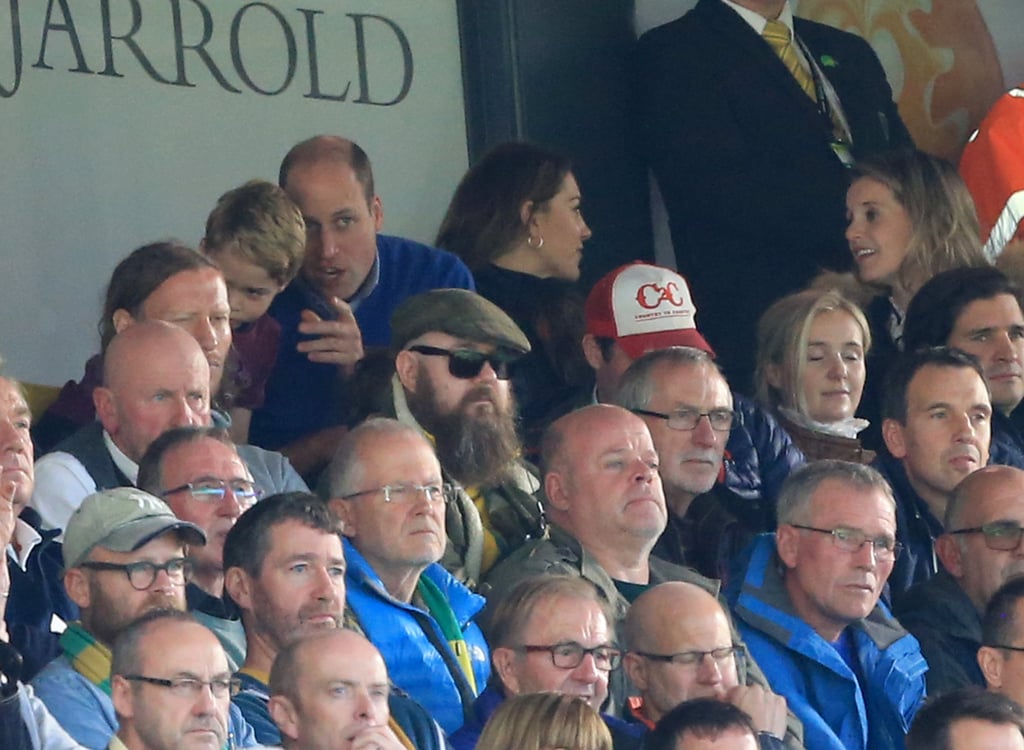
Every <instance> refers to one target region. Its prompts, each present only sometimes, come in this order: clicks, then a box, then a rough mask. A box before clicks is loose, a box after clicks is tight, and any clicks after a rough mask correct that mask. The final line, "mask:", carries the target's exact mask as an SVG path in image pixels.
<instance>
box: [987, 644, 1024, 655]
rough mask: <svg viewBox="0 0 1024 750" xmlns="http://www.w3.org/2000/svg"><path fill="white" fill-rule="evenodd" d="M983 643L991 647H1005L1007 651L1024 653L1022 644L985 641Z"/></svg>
mask: <svg viewBox="0 0 1024 750" xmlns="http://www.w3.org/2000/svg"><path fill="white" fill-rule="evenodd" d="M982 645H983V646H988V647H989V648H1005V649H1006V650H1007V651H1018V652H1021V653H1024V647H1022V646H1007V645H1004V644H1002V643H983V644H982Z"/></svg>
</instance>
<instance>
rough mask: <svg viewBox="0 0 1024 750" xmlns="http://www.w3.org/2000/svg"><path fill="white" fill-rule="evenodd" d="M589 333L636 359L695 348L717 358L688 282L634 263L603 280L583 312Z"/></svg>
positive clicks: (654, 268) (667, 272)
mask: <svg viewBox="0 0 1024 750" xmlns="http://www.w3.org/2000/svg"><path fill="white" fill-rule="evenodd" d="M583 313H584V317H585V318H586V326H587V333H589V334H592V335H594V336H601V337H604V338H613V339H615V340H616V341H617V342H618V344H619V346H621V347H622V348H623V350H624V351H625V352H626V354H628V355H629V356H630V357H631V358H633V359H636V358H637V357H640V356H642V355H643V354H645V353H647V352H650V351H654V350H655V349H665V348H667V347H670V346H692V347H694V348H695V349H702V350H703V351H705V352H707V353H708V354H710V355H711V356H712V357H713V356H715V351H714V349H712V348H711V345H710V344H708V342H707V341H706V340H705V339H704V337H703V336H701V335H700V331H698V330H697V323H696V321H695V317H696V315H697V307H696V305H694V304H693V298H692V297H691V296H690V287H689V286H688V285H687V283H686V279H684V278H683V277H682V276H680V275H679V274H678V273H676V272H675V271H672V270H670V269H668V268H662V267H661V266H654V265H651V264H649V263H642V262H640V261H635V262H633V263H628V264H626V265H624V266H619V267H618V268H616V269H615V270H614V271H611V272H610V273H608V274H606V275H605V276H603V277H602V278H601V280H600V281H598V282H597V284H595V285H594V288H593V289H591V290H590V294H589V295H588V296H587V302H586V305H585V306H584V309H583Z"/></svg>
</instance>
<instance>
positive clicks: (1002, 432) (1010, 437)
mask: <svg viewBox="0 0 1024 750" xmlns="http://www.w3.org/2000/svg"><path fill="white" fill-rule="evenodd" d="M988 462H989V463H990V464H1001V465H1003V466H1013V467H1015V468H1017V469H1024V434H1022V433H1021V430H1020V429H1019V428H1018V427H1017V425H1016V423H1015V422H1014V421H1013V419H1012V418H1010V417H1007V416H1005V415H1004V414H1003V413H1002V412H999V411H993V412H992V444H991V445H990V446H989V449H988Z"/></svg>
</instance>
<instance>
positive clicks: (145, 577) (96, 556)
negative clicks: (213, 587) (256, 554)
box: [32, 487, 255, 748]
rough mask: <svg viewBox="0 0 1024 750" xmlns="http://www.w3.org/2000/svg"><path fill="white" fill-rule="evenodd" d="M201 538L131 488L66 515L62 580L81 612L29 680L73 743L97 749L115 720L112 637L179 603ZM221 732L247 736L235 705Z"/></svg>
mask: <svg viewBox="0 0 1024 750" xmlns="http://www.w3.org/2000/svg"><path fill="white" fill-rule="evenodd" d="M205 542H206V535H205V534H204V533H203V530H202V529H201V528H199V527H198V526H196V525H195V524H192V523H189V522H187V521H182V520H181V519H179V518H177V517H176V516H175V515H174V514H173V513H172V512H171V509H170V508H168V507H167V505H166V504H165V503H164V502H163V501H161V500H160V499H159V498H156V497H153V496H152V495H150V494H148V493H146V492H143V491H141V490H138V489H135V488H133V487H119V488H116V489H112V490H105V491H103V492H98V493H95V494H93V495H89V496H88V497H86V498H85V500H83V501H82V504H81V505H80V506H79V507H78V509H77V510H75V512H74V513H73V514H72V516H71V520H70V521H68V526H67V529H66V530H65V533H64V549H63V552H64V566H65V571H66V572H65V574H64V585H65V586H66V587H67V590H68V595H69V596H70V597H71V599H72V600H73V601H74V602H75V603H76V604H77V605H78V606H79V609H80V611H81V620H80V621H79V622H76V623H71V624H70V625H69V626H68V629H67V630H66V631H65V632H64V634H63V635H62V636H61V639H60V645H61V647H62V649H63V654H62V655H61V656H58V657H57V659H55V660H54V661H52V662H50V664H49V665H47V666H46V667H45V668H44V669H43V671H42V672H40V673H39V674H38V675H37V676H36V678H35V679H34V680H33V681H32V686H33V687H34V688H35V692H36V695H38V696H39V698H40V699H41V700H42V701H43V703H45V704H46V707H47V709H48V710H49V711H50V713H51V714H53V716H54V717H55V718H56V719H57V721H59V722H60V724H61V725H62V726H63V727H64V729H65V730H66V731H67V732H68V734H70V735H71V736H72V737H73V738H74V739H75V740H76V741H77V742H79V743H80V744H82V745H85V746H86V747H91V748H102V747H106V746H107V743H108V742H110V739H111V737H112V736H113V734H114V733H115V732H116V731H117V728H118V720H117V717H116V715H115V706H114V703H113V702H112V685H113V681H112V678H111V674H112V672H111V669H112V665H111V648H112V647H113V644H114V641H115V640H116V639H117V637H118V636H119V635H120V634H121V633H122V632H123V631H124V630H125V629H126V628H128V627H129V625H131V623H132V622H134V621H135V620H137V619H138V618H140V617H142V616H143V615H146V614H147V613H150V612H153V611H156V610H177V611H184V609H185V584H186V583H187V582H188V580H189V577H190V575H191V572H192V561H191V560H190V559H189V557H188V551H187V550H188V549H195V548H197V547H201V546H202V545H203V544H205ZM211 640H212V639H211ZM225 671H226V670H225ZM227 674H228V676H229V677H230V673H227ZM225 731H227V732H230V734H231V735H232V741H233V742H235V744H236V745H239V746H250V745H253V744H255V738H254V736H253V732H252V728H251V727H249V725H248V724H246V723H245V721H244V720H243V719H242V718H241V714H240V713H239V712H238V711H237V709H232V712H231V717H230V721H229V722H228V726H227V727H226V729H225Z"/></svg>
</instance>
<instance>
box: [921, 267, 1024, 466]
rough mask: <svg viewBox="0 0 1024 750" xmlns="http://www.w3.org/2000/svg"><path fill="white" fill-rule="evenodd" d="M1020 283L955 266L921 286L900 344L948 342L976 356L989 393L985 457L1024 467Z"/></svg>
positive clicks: (982, 270)
mask: <svg viewBox="0 0 1024 750" xmlns="http://www.w3.org/2000/svg"><path fill="white" fill-rule="evenodd" d="M1021 299H1022V293H1021V290H1020V287H1018V286H1017V285H1016V284H1015V283H1014V282H1012V281H1010V280H1009V279H1008V278H1007V277H1006V276H1005V275H1004V274H1003V273H1002V272H1001V271H999V270H997V269H995V268H992V267H991V266H986V267H984V268H954V269H952V270H950V271H944V272H942V273H940V274H938V275H937V276H935V277H934V278H932V279H931V281H929V282H928V283H927V284H925V285H924V286H923V287H921V289H920V291H918V293H917V294H915V295H914V299H913V300H912V301H911V303H910V307H909V308H908V309H907V319H906V321H905V322H904V324H903V346H904V348H905V349H906V350H907V351H913V350H914V349H919V348H921V347H925V346H951V347H954V348H956V349H960V350H961V351H964V352H967V353H968V354H971V355H974V356H975V357H977V358H978V361H979V362H980V363H981V369H982V370H983V371H984V373H985V380H986V382H987V383H988V387H989V390H990V391H991V392H992V447H991V455H990V456H989V461H990V462H991V463H994V464H1007V465H1009V466H1016V467H1017V468H1018V469H1024V432H1022V431H1021V426H1022V424H1024V415H1018V416H1015V415H1014V410H1015V409H1016V408H1017V406H1018V405H1019V404H1020V402H1021V400H1024V313H1022V312H1021Z"/></svg>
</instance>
